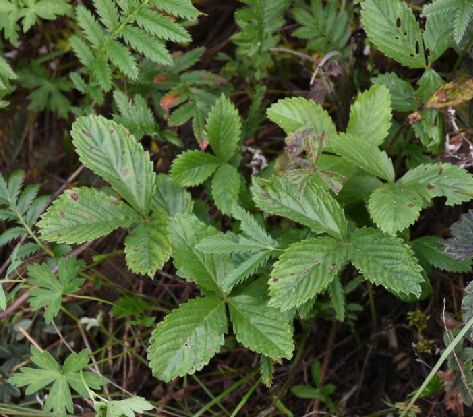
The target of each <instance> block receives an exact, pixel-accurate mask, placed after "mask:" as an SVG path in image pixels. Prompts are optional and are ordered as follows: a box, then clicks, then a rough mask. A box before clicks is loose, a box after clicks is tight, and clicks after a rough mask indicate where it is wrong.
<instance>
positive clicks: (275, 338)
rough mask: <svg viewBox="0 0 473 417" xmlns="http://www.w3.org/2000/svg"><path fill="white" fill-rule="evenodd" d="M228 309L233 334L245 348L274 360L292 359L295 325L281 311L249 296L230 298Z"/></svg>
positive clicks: (241, 295)
mask: <svg viewBox="0 0 473 417" xmlns="http://www.w3.org/2000/svg"><path fill="white" fill-rule="evenodd" d="M228 306H229V309H230V317H231V320H232V324H233V331H234V332H235V335H236V338H237V340H238V341H239V342H240V343H241V344H242V345H243V346H245V347H247V348H248V349H251V350H252V351H254V352H258V353H262V354H263V355H265V356H268V357H270V358H272V359H280V358H287V359H290V358H291V356H292V351H293V350H294V342H293V340H292V326H291V325H290V324H289V322H288V321H287V319H286V318H285V317H284V315H283V314H282V313H281V312H280V311H278V310H277V309H274V308H271V307H268V306H267V305H266V302H265V301H264V300H262V299H258V298H255V297H253V296H251V295H246V294H240V295H236V296H233V297H230V299H229V302H228Z"/></svg>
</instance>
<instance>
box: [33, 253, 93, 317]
mask: <svg viewBox="0 0 473 417" xmlns="http://www.w3.org/2000/svg"><path fill="white" fill-rule="evenodd" d="M84 266H85V264H84V262H82V261H78V260H76V259H75V258H69V259H64V258H61V259H60V261H59V262H58V275H59V277H58V278H56V275H55V274H54V273H53V272H52V271H51V267H50V265H48V264H46V263H42V264H32V265H28V275H29V277H30V284H31V285H32V286H33V287H32V288H31V289H30V297H29V301H30V304H31V309H32V310H34V311H37V310H39V309H40V308H42V307H46V310H45V312H44V319H45V322H46V324H49V323H51V321H52V320H53V319H54V318H55V317H56V316H57V315H58V313H59V310H60V308H61V302H62V297H63V296H64V295H67V294H72V293H74V292H76V291H78V290H79V289H80V287H81V285H82V284H83V282H84V279H83V278H79V277H78V274H79V272H80V270H81V269H82V268H83V267H84Z"/></svg>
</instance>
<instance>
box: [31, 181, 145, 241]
mask: <svg viewBox="0 0 473 417" xmlns="http://www.w3.org/2000/svg"><path fill="white" fill-rule="evenodd" d="M139 220H140V217H139V216H138V213H136V212H135V211H134V210H133V209H132V208H130V207H129V206H127V205H126V204H125V203H123V202H122V201H120V200H119V199H118V198H116V197H113V196H111V195H109V194H106V193H104V192H102V191H98V190H95V189H93V188H86V187H82V188H73V189H71V190H67V191H66V192H65V193H64V194H62V195H61V196H60V197H59V198H57V199H56V200H55V201H54V202H53V203H52V205H51V206H50V207H49V208H48V210H47V211H46V212H45V213H44V214H43V216H42V217H41V220H40V221H39V222H38V227H39V229H40V230H41V237H42V238H43V239H44V240H46V241H48V242H58V243H69V244H74V243H84V242H86V241H89V240H94V239H97V238H99V237H102V236H105V235H107V234H109V233H111V232H113V231H114V230H116V229H118V228H119V227H124V228H125V227H130V226H131V225H132V224H134V223H137V222H139Z"/></svg>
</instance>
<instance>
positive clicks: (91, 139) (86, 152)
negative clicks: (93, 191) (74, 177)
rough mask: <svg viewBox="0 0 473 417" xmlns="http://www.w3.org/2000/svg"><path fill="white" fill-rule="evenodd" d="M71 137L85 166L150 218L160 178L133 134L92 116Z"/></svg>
mask: <svg viewBox="0 0 473 417" xmlns="http://www.w3.org/2000/svg"><path fill="white" fill-rule="evenodd" d="M71 136H72V143H73V144H74V146H75V148H76V151H77V153H78V154H79V158H80V160H81V162H82V163H83V164H84V165H85V166H86V167H87V168H89V169H91V170H92V171H93V172H95V173H96V174H97V175H100V176H101V177H102V178H103V179H104V180H105V181H107V182H109V183H110V185H111V186H112V187H113V188H114V189H115V190H116V191H117V192H118V193H120V194H121V195H122V196H123V198H124V199H125V200H126V201H128V202H129V203H130V204H131V206H132V207H134V208H135V209H136V210H138V211H139V212H140V213H142V214H148V212H149V210H150V207H151V199H152V197H153V193H154V189H155V179H156V176H155V174H154V172H153V163H152V162H151V159H150V158H149V154H148V152H145V151H144V149H143V147H142V146H141V144H139V143H138V142H137V141H136V139H135V138H134V137H133V136H132V135H131V134H130V132H128V130H127V129H126V128H125V127H123V126H121V125H119V124H118V123H116V122H114V121H112V120H107V119H105V118H104V117H102V116H93V115H91V116H85V117H80V118H78V119H77V120H76V121H75V122H74V124H73V125H72V130H71Z"/></svg>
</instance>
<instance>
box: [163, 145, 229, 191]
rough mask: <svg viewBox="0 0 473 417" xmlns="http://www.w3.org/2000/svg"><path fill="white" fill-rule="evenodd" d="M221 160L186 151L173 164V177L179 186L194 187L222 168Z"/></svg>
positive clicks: (201, 153)
mask: <svg viewBox="0 0 473 417" xmlns="http://www.w3.org/2000/svg"><path fill="white" fill-rule="evenodd" d="M220 164H221V162H220V160H219V159H218V158H217V157H216V156H214V155H211V154H209V153H205V152H201V151H195V150H190V151H185V152H183V153H181V154H180V155H179V156H178V157H177V158H176V159H175V160H174V162H173V164H172V168H171V176H172V178H173V179H174V180H175V181H177V182H178V183H179V184H181V185H183V186H185V187H192V186H195V185H199V184H202V183H203V182H204V181H205V180H206V179H207V178H209V177H210V176H211V175H212V174H213V173H214V172H215V170H216V169H217V168H218V167H219V166H220Z"/></svg>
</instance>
